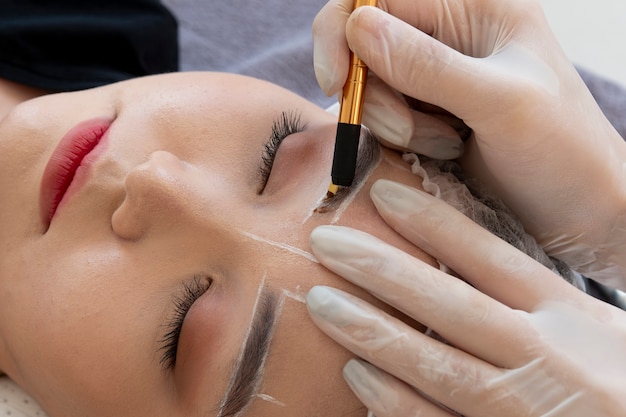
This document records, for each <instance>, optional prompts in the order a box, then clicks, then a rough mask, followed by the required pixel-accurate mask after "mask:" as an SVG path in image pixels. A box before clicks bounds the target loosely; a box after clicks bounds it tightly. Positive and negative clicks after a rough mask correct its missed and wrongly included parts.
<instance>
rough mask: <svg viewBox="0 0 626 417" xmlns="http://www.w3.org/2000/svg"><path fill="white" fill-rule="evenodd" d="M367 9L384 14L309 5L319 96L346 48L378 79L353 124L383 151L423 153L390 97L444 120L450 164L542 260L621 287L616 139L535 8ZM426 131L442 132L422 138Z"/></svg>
mask: <svg viewBox="0 0 626 417" xmlns="http://www.w3.org/2000/svg"><path fill="white" fill-rule="evenodd" d="M379 7H380V8H381V9H384V10H386V11H387V12H385V11H383V10H381V9H378V8H374V7H360V8H359V9H358V10H356V11H355V12H354V13H352V14H350V10H351V8H352V0H330V1H329V2H328V4H327V5H326V6H325V7H324V8H323V9H322V10H321V11H320V13H319V14H318V16H317V17H316V19H315V22H314V25H313V37H314V59H315V72H316V75H317V79H318V81H319V84H320V85H321V87H322V88H323V90H324V91H325V92H326V93H327V94H329V95H332V94H335V93H337V92H338V91H339V90H340V88H341V86H342V85H343V82H344V81H345V78H346V76H347V71H348V61H347V60H348V50H349V49H348V48H350V49H352V50H353V51H354V52H355V53H356V54H357V55H358V56H359V57H360V58H361V59H363V60H364V61H365V62H366V64H367V65H368V67H369V68H370V74H372V73H375V74H376V76H377V77H379V78H380V80H378V81H375V82H371V83H370V84H368V87H367V90H366V98H365V100H366V104H365V114H364V119H363V121H364V124H366V125H367V126H368V127H369V128H370V129H371V130H373V131H374V132H375V133H376V134H377V135H378V136H379V137H381V139H382V141H383V142H384V143H386V144H391V146H393V147H395V148H400V149H409V150H412V151H415V152H417V153H425V152H423V148H424V145H423V143H422V142H423V140H422V139H423V138H424V137H428V134H425V132H422V131H421V130H420V127H421V126H426V127H429V125H428V123H427V122H425V123H424V122H422V118H423V117H424V116H422V115H421V113H417V112H415V111H413V110H411V109H410V108H409V106H408V105H407V102H406V101H405V100H403V96H402V95H401V94H398V92H399V93H402V94H404V95H406V96H409V97H412V98H414V99H415V100H413V102H420V103H430V104H431V105H435V106H437V107H438V108H442V109H445V110H446V111H448V112H450V113H452V114H454V115H455V116H456V117H458V118H459V119H461V120H463V122H465V124H467V126H469V127H470V128H471V129H472V131H473V134H472V136H471V138H470V140H469V141H467V142H466V143H465V151H464V155H463V157H462V159H461V160H460V162H461V165H462V166H463V167H464V168H465V169H466V170H468V171H469V172H470V173H471V174H473V175H474V176H476V177H478V178H479V179H480V180H481V181H482V182H484V183H485V184H487V185H488V186H490V187H491V188H492V189H493V190H494V192H495V193H496V194H497V195H499V196H500V197H501V198H502V199H503V201H504V202H505V203H506V204H507V205H508V206H509V207H510V208H511V209H513V210H514V211H515V212H516V213H517V215H518V216H519V217H520V219H521V220H522V222H523V224H524V225H525V227H526V229H527V230H528V232H529V233H531V234H532V235H533V236H535V237H536V238H537V239H538V241H539V242H540V243H541V244H542V246H544V248H546V250H547V252H548V254H549V255H552V256H555V257H557V258H560V259H561V260H563V261H565V262H566V263H568V264H569V265H570V266H572V267H573V268H574V269H576V270H578V271H579V272H581V273H584V274H586V275H588V276H590V277H592V278H595V279H598V280H600V281H602V282H603V283H605V284H607V285H610V286H614V287H618V288H622V289H626V144H625V143H624V141H623V140H622V138H621V137H620V136H619V134H618V133H617V132H616V131H615V129H614V128H613V127H612V126H611V124H610V123H609V121H608V120H607V119H606V118H605V116H604V115H603V114H602V112H601V110H600V108H599V107H598V105H597V104H596V102H595V100H594V99H593V97H592V96H591V94H590V93H589V91H588V89H587V88H586V86H585V84H584V83H583V81H582V80H581V79H580V77H579V75H578V73H577V72H576V70H575V68H574V67H573V65H572V64H571V63H570V61H569V60H568V59H567V57H566V56H565V54H564V53H563V51H562V49H561V48H560V46H559V45H558V42H557V41H556V39H555V37H554V35H553V34H552V32H551V30H550V28H549V25H548V23H547V21H546V19H545V17H544V15H543V11H542V9H541V6H540V4H539V3H538V2H537V1H532V0H531V1H529V0H455V1H451V0H386V1H382V0H381V1H380V2H379ZM381 80H382V81H381ZM438 117H439V118H440V120H442V121H451V120H456V119H453V118H442V117H441V116H438ZM454 127H456V128H458V126H457V125H454ZM438 135H439V136H445V135H444V134H443V133H441V132H437V131H435V132H434V133H433V132H431V136H433V137H434V139H436V137H437V136H438ZM433 143H436V140H435V142H432V141H431V142H429V145H428V146H426V148H428V147H429V146H431V147H432V146H434V145H433ZM444 143H445V141H444ZM444 148H445V146H444ZM431 153H432V152H431ZM620 277H621V278H620Z"/></svg>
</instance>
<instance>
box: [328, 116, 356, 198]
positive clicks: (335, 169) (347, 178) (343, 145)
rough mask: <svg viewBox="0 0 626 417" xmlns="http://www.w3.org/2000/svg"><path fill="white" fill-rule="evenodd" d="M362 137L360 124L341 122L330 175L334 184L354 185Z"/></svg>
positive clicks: (338, 125)
mask: <svg viewBox="0 0 626 417" xmlns="http://www.w3.org/2000/svg"><path fill="white" fill-rule="evenodd" d="M360 136H361V125H360V124H358V125H355V124H350V123H341V122H340V123H338V124H337V138H336V140H335V152H334V155H333V166H332V170H331V173H330V175H331V178H332V181H333V184H335V185H338V186H342V187H349V186H350V185H352V181H353V180H354V175H355V172H356V160H357V153H358V150H359V138H360Z"/></svg>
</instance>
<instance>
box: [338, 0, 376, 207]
mask: <svg viewBox="0 0 626 417" xmlns="http://www.w3.org/2000/svg"><path fill="white" fill-rule="evenodd" d="M361 6H376V0H355V2H354V9H356V8H358V7H361ZM366 82H367V66H366V65H365V63H364V62H363V61H362V60H361V59H359V57H357V56H356V54H354V52H350V67H349V69H348V78H347V80H346V83H345V84H344V87H343V93H342V96H341V105H340V108H339V121H338V123H337V136H336V139H335V152H334V155H333V166H332V170H331V179H332V181H331V184H330V186H329V187H328V195H329V196H333V195H334V194H336V193H337V190H338V189H339V187H338V186H343V187H349V186H350V185H352V181H353V180H354V176H355V172H356V162H357V154H358V149H359V138H360V136H361V116H362V115H363V101H364V92H365V84H366Z"/></svg>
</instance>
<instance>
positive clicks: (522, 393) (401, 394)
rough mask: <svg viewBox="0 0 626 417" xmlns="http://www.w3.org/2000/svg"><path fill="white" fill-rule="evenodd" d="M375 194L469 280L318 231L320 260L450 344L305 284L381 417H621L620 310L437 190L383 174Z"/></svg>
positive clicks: (338, 230) (351, 235)
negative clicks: (417, 187) (431, 191)
mask: <svg viewBox="0 0 626 417" xmlns="http://www.w3.org/2000/svg"><path fill="white" fill-rule="evenodd" d="M371 194H372V199H373V200H374V203H375V205H376V207H377V209H378V211H379V213H380V214H381V215H382V216H383V218H384V219H385V221H386V222H387V223H388V224H390V225H391V226H392V227H393V228H394V229H395V230H397V231H398V232H400V233H401V234H402V235H403V236H404V237H406V238H407V239H408V240H409V241H411V242H413V243H414V244H415V245H416V246H418V247H420V248H422V249H424V250H425V251H426V252H428V253H430V254H431V255H433V256H434V257H435V258H437V259H440V260H441V261H442V262H444V263H445V264H446V265H448V266H450V267H451V268H452V269H453V270H455V271H456V272H457V273H459V275H460V276H462V277H463V278H464V279H465V280H466V281H467V282H468V283H469V285H468V284H467V283H465V282H464V281H462V280H460V279H458V278H456V277H453V276H451V275H447V274H446V273H444V272H441V271H440V270H439V269H436V268H433V267H432V266H430V265H428V264H426V263H425V262H422V261H420V260H418V259H415V258H413V257H412V256H410V255H408V254H406V253H405V252H402V251H400V250H398V249H397V248H394V247H391V246H389V245H387V244H385V243H384V242H382V241H380V240H378V239H376V238H374V237H372V236H370V235H367V234H365V233H363V232H360V231H357V230H354V229H350V228H345V227H338V226H322V227H318V228H317V229H315V230H314V231H313V233H312V235H311V245H312V248H313V252H314V253H315V256H316V257H317V258H318V259H319V261H320V262H321V263H322V264H323V265H325V266H326V267H328V268H329V269H331V270H332V271H334V272H335V273H337V274H339V275H341V276H343V277H344V278H346V279H347V280H349V281H351V282H353V283H355V284H357V285H359V286H361V287H363V288H364V289H366V290H367V291H369V292H370V293H372V294H374V295H375V296H376V297H378V298H380V299H381V300H383V301H384V302H386V303H388V304H390V305H391V306H393V307H395V308H397V309H398V310H400V311H402V312H404V313H405V314H406V315H408V316H410V317H412V318H414V319H415V320H416V321H418V322H419V323H423V324H424V325H426V326H428V327H429V328H430V329H432V330H434V331H435V332H436V333H437V334H438V335H440V336H441V337H443V339H444V340H446V341H447V342H448V343H449V344H445V343H442V342H441V341H439V340H436V339H434V338H431V337H428V336H425V335H424V334H422V333H420V332H418V331H416V330H414V329H413V328H412V327H410V326H408V325H406V324H405V323H404V322H402V321H399V320H398V319H395V318H392V317H391V316H389V315H388V314H386V313H384V312H382V311H381V310H378V309H377V308H374V307H373V306H371V305H370V304H367V303H366V302H364V301H361V300H359V299H358V298H356V297H354V296H351V295H348V294H347V293H343V292H340V291H339V290H335V289H332V288H328V287H314V288H313V289H312V290H311V291H310V292H309V293H308V295H307V305H308V308H309V311H310V313H311V316H312V318H313V320H314V321H315V323H316V324H317V325H318V326H319V327H320V328H321V329H322V330H323V331H324V332H326V333H327V334H328V335H329V336H330V337H332V338H333V339H335V340H336V341H338V342H339V343H340V344H342V345H343V346H345V347H346V348H348V349H350V350H351V351H353V352H354V353H356V354H357V355H359V356H360V357H362V358H363V359H365V360H366V361H367V362H368V363H365V362H363V361H356V360H353V361H350V362H349V363H348V364H347V365H346V367H345V368H344V376H345V378H346V379H347V381H348V382H349V384H350V386H351V387H352V389H353V390H354V392H355V393H356V395H357V396H358V397H359V398H360V399H361V401H362V402H363V403H364V404H365V405H366V406H367V407H368V408H369V409H370V410H371V411H372V412H373V413H374V414H375V415H376V416H377V417H415V416H423V417H441V416H451V415H453V414H452V413H451V412H450V411H448V410H447V409H444V408H441V407H438V406H436V405H435V402H436V403H440V404H443V406H445V407H447V408H448V409H450V410H454V411H455V412H458V413H460V414H462V415H464V416H466V417H487V416H488V417H540V416H541V417H548V416H549V417H622V416H623V415H624V413H625V410H626V312H625V311H623V310H620V309H618V308H615V307H613V306H611V305H609V304H606V303H603V302H601V301H599V300H596V299H594V298H592V297H590V296H588V295H587V294H585V293H584V292H582V291H580V290H577V289H576V288H574V287H573V286H571V285H569V284H567V283H566V282H565V281H564V280H563V279H562V278H561V277H559V276H557V275H555V274H554V273H552V272H551V271H550V270H548V269H546V268H545V267H544V266H542V265H541V264H539V263H537V262H535V261H534V260H533V259H532V258H529V257H527V256H526V255H525V254H523V253H522V252H519V251H518V250H516V249H514V248H513V247H512V246H509V245H508V244H506V243H505V242H503V241H501V240H500V239H498V238H496V237H495V236H493V235H491V234H490V233H489V232H487V231H486V230H484V229H482V228H481V227H479V226H478V225H476V224H475V223H473V222H471V221H470V220H469V219H468V218H466V217H465V216H463V215H462V214H460V213H459V212H457V211H455V210H454V209H453V208H451V207H450V206H448V205H446V204H445V203H443V202H442V201H440V200H438V199H436V198H434V197H432V196H430V195H429V194H426V193H424V192H420V191H417V190H415V189H413V188H410V187H407V186H404V185H400V184H397V183H393V182H390V181H385V180H380V181H378V182H377V183H376V184H374V186H373V188H372V192H371ZM420 393H421V394H420ZM427 398H430V399H432V401H433V402H431V401H429V400H428V399H427Z"/></svg>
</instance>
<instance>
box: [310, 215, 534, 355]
mask: <svg viewBox="0 0 626 417" xmlns="http://www.w3.org/2000/svg"><path fill="white" fill-rule="evenodd" d="M311 248H312V249H313V253H314V254H315V256H316V257H317V259H318V260H319V261H320V262H321V263H322V264H323V265H324V266H326V267H327V268H329V269H330V270H332V271H333V272H335V273H337V274H338V275H341V276H342V277H344V278H345V279H347V280H348V281H350V282H352V283H354V284H356V285H358V286H360V287H362V288H364V289H366V290H367V291H369V292H370V293H372V294H374V295H375V296H376V297H378V298H380V299H381V300H383V301H385V302H386V303H387V304H389V305H392V306H393V307H395V308H396V309H398V310H400V311H402V312H403V313H404V314H406V315H407V316H409V317H412V318H414V319H415V320H417V321H418V322H420V323H422V324H424V325H426V326H428V327H430V328H433V329H435V330H436V331H437V333H438V334H439V335H441V336H442V337H443V338H444V339H446V340H448V341H449V342H451V343H452V344H455V345H462V346H463V348H464V350H465V351H467V352H470V353H472V354H474V355H475V356H477V357H481V358H485V359H488V361H489V362H490V363H493V364H495V365H498V366H502V367H514V366H519V365H520V364H523V363H526V362H527V361H528V357H527V356H526V354H525V349H526V348H525V347H524V346H520V345H519V344H517V343H515V342H513V343H510V342H512V341H513V340H506V339H505V340H503V341H502V340H500V339H502V335H503V334H506V333H507V332H509V331H510V329H512V328H514V329H516V331H524V328H525V327H527V326H525V324H524V321H523V320H522V318H521V317H519V313H518V312H516V311H513V310H511V309H509V308H508V307H507V306H504V305H502V304H501V303H498V302H497V301H495V300H492V299H490V298H489V297H488V296H486V295H485V294H483V293H481V292H479V291H476V290H475V289H473V288H472V287H470V286H469V285H468V284H466V283H465V282H463V281H461V280H459V279H457V278H455V277H453V276H450V275H448V274H446V273H444V272H442V271H440V270H438V269H436V268H433V267H432V266H430V265H428V264H426V263H425V262H422V261H421V260H419V259H416V258H413V257H412V256H410V255H408V254H406V253H405V252H403V251H401V250H399V249H397V248H394V247H392V246H390V245H388V244H386V243H385V242H383V241H381V240H379V239H377V238H375V237H373V236H371V235H369V234H367V233H364V232H360V231H358V230H354V229H351V228H347V227H340V226H320V227H317V228H316V229H315V230H313V232H312V233H311ZM442 300H455V301H454V303H445V302H443V303H442ZM522 301H524V300H522ZM322 328H323V326H322ZM460 329H462V332H461V333H460V332H459V331H460ZM403 334H404V332H403ZM420 337H421V336H420ZM496 341H497V343H496ZM496 346H497V348H496ZM368 348H369V347H368ZM403 348H405V347H404V346H402V347H400V349H403ZM357 353H358V354H361V353H362V351H361V350H359V351H357ZM396 354H398V352H393V353H391V354H390V355H389V358H393V357H395V356H394V355H396ZM366 359H368V360H370V359H372V358H370V357H366Z"/></svg>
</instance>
